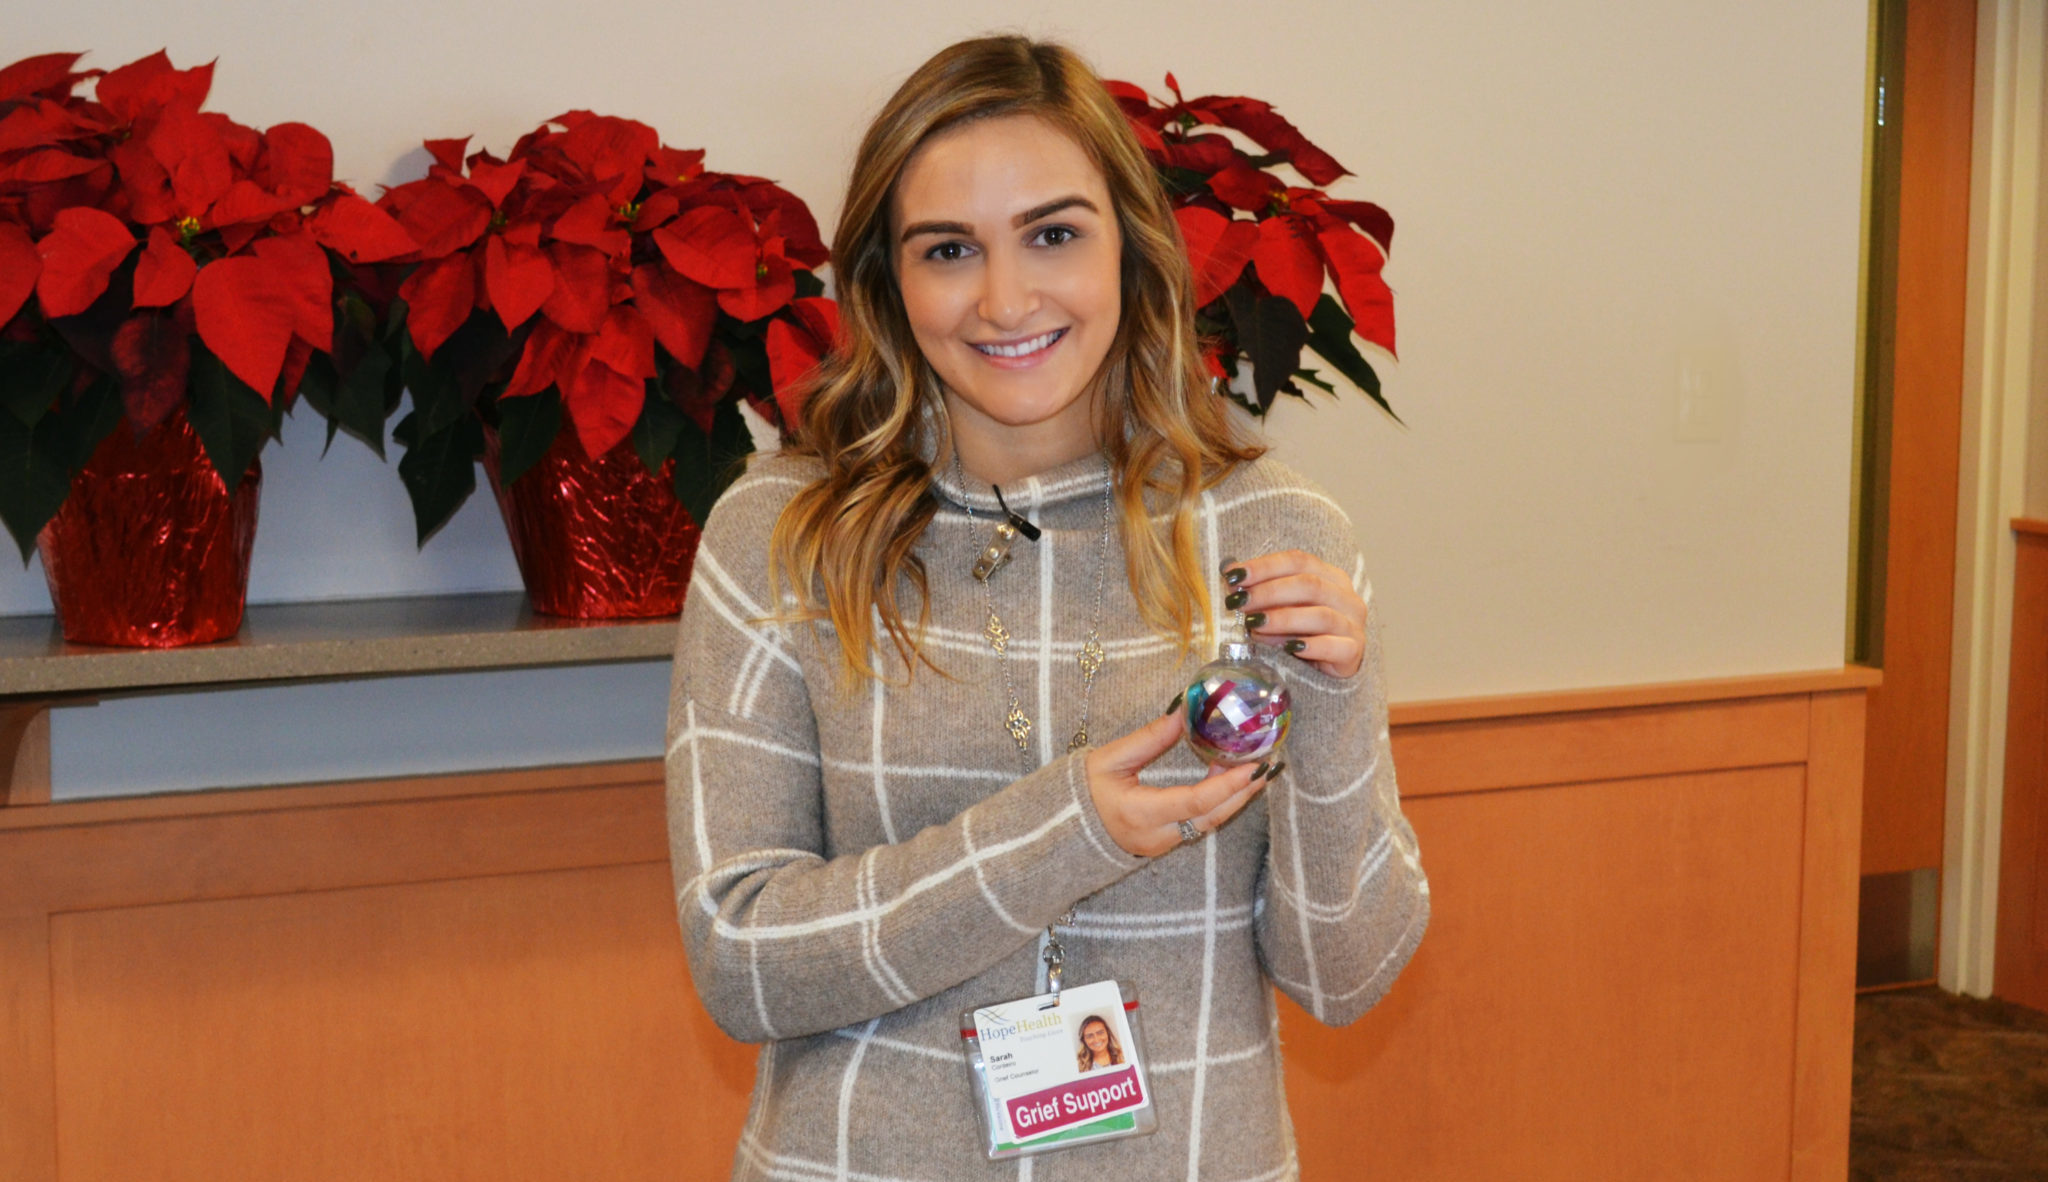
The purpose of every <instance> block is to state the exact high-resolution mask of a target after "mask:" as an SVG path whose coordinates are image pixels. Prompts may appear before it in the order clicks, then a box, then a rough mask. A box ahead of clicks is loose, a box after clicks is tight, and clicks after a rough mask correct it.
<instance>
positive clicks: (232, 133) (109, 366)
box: [0, 51, 419, 544]
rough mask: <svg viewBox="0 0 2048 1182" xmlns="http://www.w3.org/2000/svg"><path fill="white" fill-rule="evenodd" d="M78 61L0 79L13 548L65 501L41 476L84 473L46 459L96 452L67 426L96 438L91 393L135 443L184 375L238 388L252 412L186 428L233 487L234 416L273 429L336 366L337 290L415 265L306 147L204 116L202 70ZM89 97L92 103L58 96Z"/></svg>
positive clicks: (0, 335) (280, 128)
mask: <svg viewBox="0 0 2048 1182" xmlns="http://www.w3.org/2000/svg"><path fill="white" fill-rule="evenodd" d="M79 57H80V55H78V54H72V53H60V54H43V55H39V56H36V57H30V58H25V59H23V60H21V61H18V62H15V63H14V64H12V65H9V66H7V67H5V68H0V350H4V351H5V356H4V357H0V365H5V366H7V367H9V368H10V369H13V370H15V371H16V372H25V373H30V374H32V375H35V376H34V378H33V379H32V381H33V382H34V383H35V384H33V385H30V386H25V387H23V389H24V390H25V391H32V392H33V394H34V399H28V398H23V399H19V400H17V401H16V402H15V403H14V404H11V405H10V406H9V407H8V409H7V412H6V414H5V415H0V436H6V437H7V438H5V439H0V443H4V444H6V445H7V446H9V447H14V446H21V447H26V448H27V449H29V452H30V454H31V456H32V457H33V458H34V462H33V463H31V464H29V465H27V466H25V467H23V466H17V467H16V468H15V469H12V470H10V472H9V473H8V474H7V475H6V476H4V477H0V516H4V517H5V518H6V524H7V525H8V527H9V529H10V530H11V531H12V532H13V533H14V534H15V536H16V540H17V541H18V542H21V541H23V539H24V538H25V537H26V538H32V537H33V534H34V530H35V528H39V527H40V525H41V523H42V521H43V520H45V519H47V517H48V515H49V514H51V513H54V512H55V506H56V505H57V504H58V503H61V501H62V498H63V488H65V487H68V486H65V485H58V484H55V483H52V482H53V481H55V479H56V476H55V474H56V473H60V472H66V471H68V470H69V469H73V468H76V467H77V466H78V465H79V464H82V463H83V462H84V457H83V456H80V455H73V454H70V453H68V452H66V453H64V454H59V451H61V450H62V449H58V450H49V449H51V448H56V447H57V445H56V444H55V443H52V442H51V441H52V440H58V439H73V440H83V441H84V444H82V445H81V446H84V445H90V444H91V443H95V442H97V440H98V438H99V436H98V435H96V434H90V432H89V430H88V429H87V427H86V426H85V425H84V424H85V423H86V422H87V421H88V420H89V421H90V422H91V423H101V424H103V422H104V419H103V417H102V418H93V417H92V415H93V414H95V413H96V412H94V411H93V410H92V407H91V405H89V403H91V400H92V399H93V398H94V397H96V396H97V395H95V393H94V392H95V391H97V390H99V389H100V384H101V383H103V382H105V383H112V384H113V386H114V387H116V388H118V391H119V394H120V400H121V405H122V407H123V409H124V410H125V412H126V417H127V418H128V421H129V422H130V423H131V424H132V425H133V426H134V427H136V428H137V429H149V428H152V427H154V426H155V425H156V424H157V423H159V422H161V421H162V420H163V419H164V418H165V417H166V416H168V415H169V414H170V413H171V412H172V411H173V410H175V409H176V408H177V407H178V406H179V405H180V404H181V403H183V402H185V401H187V400H188V399H189V398H191V397H193V396H194V395H193V393H192V386H191V382H192V380H193V375H194V374H195V373H197V372H199V371H198V370H196V369H195V366H197V365H198V364H199V359H201V358H205V359H206V363H207V365H208V366H209V367H210V368H208V369H207V370H206V371H205V372H206V373H207V374H219V373H221V371H222V370H223V369H224V370H225V373H226V374H227V375H232V377H233V378H234V379H235V380H236V381H238V382H239V383H241V384H243V385H246V386H247V387H248V388H249V389H250V390H251V391H253V392H254V394H255V395H256V396H258V400H259V401H257V402H256V404H255V405H256V406H257V410H256V411H254V412H251V411H249V410H248V407H249V406H250V405H251V404H250V402H249V401H248V400H246V399H244V400H241V401H237V400H236V399H235V398H233V397H229V396H227V395H226V394H222V395H221V397H222V398H225V402H222V401H219V400H216V401H215V402H213V403H209V404H208V405H209V410H208V412H207V413H206V414H204V415H201V416H199V417H197V418H195V419H194V422H195V424H197V423H200V422H201V421H202V420H203V421H204V423H205V424H206V426H205V427H204V428H202V431H201V433H202V437H203V438H204V441H205V442H206V446H207V449H208V453H209V455H210V456H211V458H212V459H213V461H214V463H215V465H216V467H218V468H220V469H221V471H222V477H223V479H224V480H226V481H228V482H229V484H230V485H232V484H233V483H234V482H235V481H236V480H238V479H239V478H240V476H241V475H242V471H243V469H245V468H246V467H247V465H248V463H249V461H251V460H253V459H254V456H255V452H256V449H258V448H260V447H261V446H262V439H263V437H264V435H265V434H267V433H268V432H252V431H249V430H244V429H242V428H243V427H246V426H248V425H249V422H248V421H245V422H244V423H243V424H242V425H241V426H238V427H234V428H230V427H229V426H228V425H227V418H228V417H230V411H231V408H234V407H240V408H242V409H240V410H233V411H232V413H233V414H238V415H242V416H243V417H244V418H245V419H247V416H248V415H249V414H252V413H255V414H260V413H261V410H262V404H266V403H274V407H273V409H274V410H276V409H281V408H282V407H283V406H285V405H287V404H288V403H289V400H290V399H291V398H292V397H293V395H295V394H296V393H297V392H298V389H299V387H300V384H301V382H302V380H303V379H304V376H305V374H306V372H307V369H308V367H309V365H311V364H312V359H313V358H314V357H315V355H316V354H317V355H329V354H332V353H333V352H334V350H335V346H336V340H337V331H338V327H339V326H340V325H341V323H342V314H341V301H342V299H343V296H342V294H341V293H340V292H339V290H338V288H337V285H336V281H335V277H336V275H337V274H341V275H353V274H354V272H353V268H356V267H358V266H369V265H374V264H376V263H378V262H379V261H381V260H388V259H392V258H395V257H397V256H399V255H405V254H411V253H413V252H415V251H417V250H418V249H419V244H418V243H417V242H416V241H414V239H413V238H412V236H411V235H409V234H407V233H406V232H405V230H404V229H403V227H401V226H400V225H399V224H398V223H397V222H396V221H394V220H393V219H392V218H391V216H390V215H389V214H387V213H386V212H384V211H382V210H380V209H378V208H377V207H376V206H374V205H372V204H371V203H369V202H367V201H365V200H363V199H362V198H361V197H359V196H357V195H356V194H355V193H354V192H353V191H352V190H350V189H349V188H348V187H347V186H346V185H340V184H337V183H336V182H335V180H334V151H333V147H332V145H331V144H330V143H329V142H328V140H327V137H326V136H325V135H323V134H321V133H320V132H319V131H318V130H316V129H314V128H312V127H309V126H307V125H305V124H303V123H280V124H278V125H276V126H275V127H272V128H270V129H268V130H267V131H258V130H256V129H254V128H251V127H246V126H244V125H242V124H239V123H236V122H235V121H233V120H232V119H229V118H228V117H226V116H225V115H221V114H219V113H216V112H212V111H207V110H204V109H203V107H204V105H205V102H206V98H207V92H208V91H209V90H210V89H211V87H212V82H213V66H212V65H211V64H210V63H209V64H207V65H202V66H198V67H194V68H191V69H184V70H180V69H177V68H176V67H174V66H173V65H172V64H171V61H170V59H169V57H168V56H167V55H165V54H164V53H162V52H161V51H160V52H157V53H154V54H151V55H149V56H148V57H145V58H141V59H139V60H137V61H133V62H130V63H128V64H126V65H124V66H121V67H119V68H117V69H114V70H111V71H101V70H79V69H76V68H75V67H76V65H77V62H78V59H79ZM87 82H92V83H94V84H95V85H94V89H93V97H91V98H86V97H82V96H79V95H77V94H75V93H74V92H75V91H76V90H77V88H78V87H79V86H80V85H81V84H83V83H87ZM368 286H369V287H377V286H378V284H377V283H376V282H375V281H370V282H369V285H368ZM351 290H354V286H353V285H352V287H351ZM351 298H354V297H351ZM361 355H362V350H360V349H353V350H351V359H352V360H355V359H359V358H360V356H361ZM216 359H217V361H218V365H217V366H216V365H214V361H215V360H216ZM329 368H333V364H332V363H330V364H329ZM224 380H225V378H223V381H224ZM221 389H223V390H224V389H225V387H221ZM207 392H208V393H216V392H217V391H216V390H215V387H212V386H209V387H208V391H207ZM45 399H46V400H45ZM48 415H55V416H57V417H58V418H63V417H64V416H67V415H75V416H79V417H80V422H81V426H80V429H79V430H78V431H76V432H61V431H47V432H46V431H41V430H39V429H37V430H33V431H31V428H36V427H37V424H38V423H39V422H40V420H41V419H42V418H43V417H45V416H48ZM23 416H26V417H23ZM251 421H253V420H251ZM93 429H95V430H98V431H101V432H103V431H104V430H105V428H104V425H102V426H99V427H97V428H93ZM271 429H272V430H274V424H272V425H271ZM23 433H28V434H27V435H26V438H25V442H24V441H23ZM88 435H89V438H88ZM39 449H40V450H39ZM24 471H27V472H30V473H31V475H28V476H21V475H20V473H21V472H24ZM37 474H40V475H37ZM67 479H68V477H67ZM37 481H42V482H43V483H42V484H40V485H38V484H37V483H36V482H37ZM24 544H26V543H24Z"/></svg>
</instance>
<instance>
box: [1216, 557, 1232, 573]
mask: <svg viewBox="0 0 2048 1182" xmlns="http://www.w3.org/2000/svg"><path fill="white" fill-rule="evenodd" d="M1236 565H1237V559H1235V558H1226V559H1224V560H1223V561H1222V562H1219V563H1217V564H1216V569H1217V570H1218V571H1219V572H1223V573H1225V574H1227V573H1229V571H1230V568H1231V567H1233V566H1236Z"/></svg>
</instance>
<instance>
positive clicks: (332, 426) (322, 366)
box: [299, 353, 341, 459]
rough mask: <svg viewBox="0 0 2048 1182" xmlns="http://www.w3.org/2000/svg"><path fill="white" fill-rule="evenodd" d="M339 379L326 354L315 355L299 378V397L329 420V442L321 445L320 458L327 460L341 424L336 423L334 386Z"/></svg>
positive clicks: (330, 359) (315, 411)
mask: <svg viewBox="0 0 2048 1182" xmlns="http://www.w3.org/2000/svg"><path fill="white" fill-rule="evenodd" d="M336 381H338V379H337V378H336V377H335V375H334V360H333V359H332V358H330V357H329V356H328V355H327V354H325V353H315V354H313V356H312V357H311V358H310V359H309V360H308V361H307V362H306V372H305V374H304V375H303V376H301V377H300V378H299V397H301V398H303V399H305V400H306V405H307V406H310V407H312V408H313V411H314V413H316V414H318V415H319V416H320V417H321V418H323V419H325V420H327V441H326V442H325V443H322V444H321V445H320V457H321V458H322V459H325V458H326V457H327V451H328V449H329V448H331V447H333V446H334V435H335V432H337V431H339V430H340V429H341V424H340V423H337V422H335V421H334V386H335V383H336Z"/></svg>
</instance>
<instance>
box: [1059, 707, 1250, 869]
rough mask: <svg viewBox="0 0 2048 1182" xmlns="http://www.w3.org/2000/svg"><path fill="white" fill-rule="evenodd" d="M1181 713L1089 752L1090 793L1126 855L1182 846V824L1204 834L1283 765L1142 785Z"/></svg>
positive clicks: (1173, 739)
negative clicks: (1177, 784)
mask: <svg viewBox="0 0 2048 1182" xmlns="http://www.w3.org/2000/svg"><path fill="white" fill-rule="evenodd" d="M1180 737H1181V725H1180V718H1179V712H1178V711H1174V712H1171V713H1168V714H1167V715H1165V716H1164V717H1162V718H1156V719H1154V720H1152V721H1151V722H1149V723H1146V724H1145V725H1144V726H1141V727H1139V728H1138V729H1136V730H1134V731H1132V732H1130V733H1129V734H1127V735H1124V736H1122V737H1120V738H1117V739H1113V740H1111V741H1110V742H1107V743H1104V744H1103V745H1102V746H1100V747H1097V748H1096V749H1094V750H1093V751H1090V752H1089V753H1088V757H1087V761H1086V767H1087V769H1088V793H1089V795H1090V796H1092V797H1094V798H1095V812H1096V813H1097V815H1099V816H1100V817H1101V818H1102V824H1103V827H1104V828H1106V829H1108V830H1109V835H1110V837H1111V838H1112V839H1114V840H1115V842H1116V843H1117V845H1119V846H1121V847H1123V849H1124V851H1125V852H1126V853H1131V854H1136V855H1138V856H1139V857H1142V858H1156V857H1158V856H1159V855H1160V854H1163V853H1166V852H1167V851H1168V850H1171V849H1172V848H1174V847H1175V846H1177V845H1180V844H1181V831H1180V822H1182V821H1193V822H1194V825H1195V828H1196V829H1198V830H1200V831H1201V832H1203V833H1205V834H1206V833H1213V832H1214V831H1215V830H1216V827H1217V826H1219V825H1221V824H1223V823H1224V822H1225V821H1228V820H1229V819H1230V818H1231V817H1232V816H1234V815H1236V813H1237V810H1239V809H1241V808H1243V807H1244V806H1245V803H1246V802H1247V801H1249V800H1251V798H1252V797H1253V796H1256V795H1257V794H1258V791H1259V789H1261V788H1263V787H1265V786H1266V782H1267V781H1268V780H1270V779H1271V778H1272V777H1273V775H1274V774H1275V773H1277V772H1278V771H1279V770H1280V767H1281V766H1284V765H1276V764H1264V763H1259V764H1239V765H1238V766H1236V767H1212V768H1210V769H1209V774H1208V776H1206V777H1204V778H1203V780H1202V781H1201V782H1200V783H1198V784H1189V785H1185V786H1181V787H1172V788H1153V787H1150V786H1147V785H1144V784H1140V783H1138V772H1139V770H1140V769H1142V768H1143V767H1145V765H1147V764H1149V763H1151V762H1152V761H1153V760H1155V759H1158V758H1159V757H1160V756H1162V755H1164V754H1166V753H1167V752H1168V751H1171V750H1172V749H1173V745H1174V744H1175V743H1177V742H1179V741H1180Z"/></svg>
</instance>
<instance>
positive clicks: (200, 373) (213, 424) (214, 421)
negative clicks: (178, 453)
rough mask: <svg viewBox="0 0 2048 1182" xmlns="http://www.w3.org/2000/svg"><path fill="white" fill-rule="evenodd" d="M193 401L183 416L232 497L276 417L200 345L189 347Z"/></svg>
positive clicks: (251, 391)
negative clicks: (189, 421) (190, 351)
mask: <svg viewBox="0 0 2048 1182" xmlns="http://www.w3.org/2000/svg"><path fill="white" fill-rule="evenodd" d="M190 380H191V396H192V400H191V403H190V404H189V406H188V407H187V410H186V415H187V416H188V417H189V418H190V419H191V420H192V430H193V431H195V432H197V433H198V435H199V444H200V446H201V447H203V448H205V449H206V458H207V459H209V460H212V461H213V469H214V471H216V472H218V473H220V478H221V482H222V483H223V484H225V485H227V490H228V492H229V493H231V494H232V493H233V492H234V491H235V489H236V488H237V487H239V486H240V485H241V483H242V477H243V476H245V475H247V474H248V471H249V465H250V464H252V463H254V462H255V461H256V454H257V453H258V452H260V451H262V450H263V442H264V440H266V439H268V438H269V437H270V436H271V435H272V434H274V433H275V431H276V421H277V416H276V412H274V411H273V410H272V409H271V406H270V404H269V403H268V402H266V401H264V399H263V395H261V394H258V393H257V392H256V391H255V390H253V389H251V388H250V386H249V384H248V383H247V382H244V381H243V380H242V379H240V378H238V377H236V376H235V375H234V373H233V372H232V371H231V370H229V369H228V367H227V366H226V365H225V364H223V363H222V361H221V360H220V358H218V357H215V356H214V355H213V353H212V351H211V350H209V349H207V348H206V347H204V346H203V345H200V344H198V343H196V342H195V343H194V344H193V345H192V369H191V378H190Z"/></svg>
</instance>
